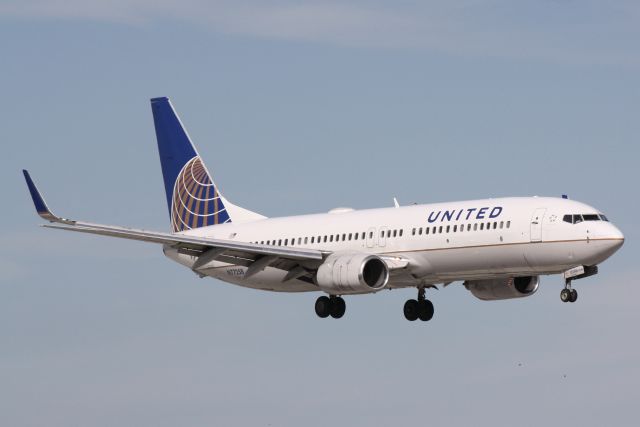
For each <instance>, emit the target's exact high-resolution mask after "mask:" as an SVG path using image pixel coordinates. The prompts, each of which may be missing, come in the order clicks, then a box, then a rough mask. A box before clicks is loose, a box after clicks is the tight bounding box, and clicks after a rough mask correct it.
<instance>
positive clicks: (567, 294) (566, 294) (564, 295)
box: [560, 288, 571, 302]
mask: <svg viewBox="0 0 640 427" xmlns="http://www.w3.org/2000/svg"><path fill="white" fill-rule="evenodd" d="M560 299H561V300H562V302H569V301H570V300H571V291H570V290H569V289H566V288H565V289H563V290H562V291H560Z"/></svg>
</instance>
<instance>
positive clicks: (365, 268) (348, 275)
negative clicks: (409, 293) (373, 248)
mask: <svg viewBox="0 0 640 427" xmlns="http://www.w3.org/2000/svg"><path fill="white" fill-rule="evenodd" d="M388 282H389V268H388V267H387V264H386V263H385V262H384V261H383V260H382V259H380V258H379V257H377V256H376V255H371V254H363V253H337V254H331V255H329V256H328V257H327V259H326V260H325V262H323V263H322V264H321V265H320V267H319V268H318V273H317V274H316V283H317V284H318V286H320V288H321V289H322V290H323V291H325V292H327V293H329V294H333V295H345V294H368V293H372V292H377V291H379V290H381V289H384V287H385V286H387V283H388Z"/></svg>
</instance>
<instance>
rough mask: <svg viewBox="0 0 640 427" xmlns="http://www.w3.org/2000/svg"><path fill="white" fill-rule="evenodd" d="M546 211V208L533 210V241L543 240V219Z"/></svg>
mask: <svg viewBox="0 0 640 427" xmlns="http://www.w3.org/2000/svg"><path fill="white" fill-rule="evenodd" d="M546 211H547V209H546V208H538V209H536V210H535V211H534V212H533V216H532V217H531V241H532V242H542V220H543V218H544V214H545V212H546Z"/></svg>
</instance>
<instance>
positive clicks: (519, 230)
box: [165, 197, 624, 292]
mask: <svg viewBox="0 0 640 427" xmlns="http://www.w3.org/2000/svg"><path fill="white" fill-rule="evenodd" d="M566 215H585V217H584V218H589V219H590V220H583V221H582V222H579V223H571V222H567V221H565V220H564V218H565V216H566ZM592 215H597V217H593V216H592ZM595 218H597V220H596V219H595ZM603 218H604V217H603V216H602V215H601V214H600V212H598V210H596V209H594V208H593V207H591V206H588V205H586V204H584V203H580V202H576V201H573V200H567V199H560V198H543V197H516V198H500V199H485V200H475V201H465V202H449V203H437V204H426V205H412V206H403V207H398V208H383V209H366V210H350V209H337V210H334V211H332V212H330V213H326V214H316V215H301V216H291V217H280V218H268V219H262V220H257V221H252V222H246V223H226V224H221V225H215V226H210V227H204V228H198V229H194V230H189V231H186V232H184V233H185V234H187V235H193V236H200V237H207V238H215V239H222V240H230V241H240V242H252V243H257V244H262V245H270V246H286V247H301V248H309V249H318V250H323V251H324V250H326V251H331V252H365V253H371V254H378V255H385V256H398V257H401V258H402V259H404V260H408V261H409V264H408V266H407V268H404V269H399V270H397V271H395V272H392V275H391V278H390V281H389V285H388V288H398V287H408V286H411V287H415V286H420V285H430V284H436V283H446V282H453V281H457V280H471V279H473V280H482V279H490V278H496V277H510V276H526V275H545V274H557V273H561V272H563V271H566V270H568V269H570V268H572V267H575V266H580V265H585V266H593V265H597V264H599V263H601V262H603V261H604V260H605V259H607V258H608V257H609V256H611V255H612V254H613V253H614V252H615V251H616V250H617V249H619V248H620V246H622V244H623V242H624V236H623V235H622V233H621V232H620V230H618V228H616V227H615V226H614V225H613V224H612V223H610V222H608V221H606V220H603ZM165 254H166V255H167V256H169V257H170V258H172V259H174V260H175V261H177V262H179V263H181V264H183V265H185V266H188V267H191V266H192V265H193V263H194V262H195V260H196V258H195V257H194V256H190V255H185V254H179V253H177V252H176V251H175V250H172V249H171V248H169V247H165ZM246 270H247V268H246V267H242V266H237V265H230V264H227V263H224V262H217V261H213V262H212V263H211V264H210V265H208V266H207V269H206V270H201V271H200V272H201V273H204V274H205V275H207V276H211V277H215V278H218V279H220V280H223V281H226V282H230V283H234V284H237V285H241V286H246V287H250V288H256V289H264V290H272V291H283V292H303V291H318V290H320V289H319V288H318V287H317V286H315V285H314V284H311V283H309V282H306V281H302V280H288V281H283V279H284V277H285V275H286V273H287V272H286V271H284V270H281V269H277V268H270V267H268V268H266V269H265V270H263V271H261V272H260V273H258V274H255V275H253V276H251V277H249V278H244V273H245V272H246Z"/></svg>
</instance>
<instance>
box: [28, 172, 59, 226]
mask: <svg viewBox="0 0 640 427" xmlns="http://www.w3.org/2000/svg"><path fill="white" fill-rule="evenodd" d="M22 173H23V174H24V179H25V180H26V181H27V187H29V193H31V198H32V199H33V204H34V205H35V207H36V211H37V212H38V215H40V216H41V217H42V218H44V219H46V220H47V221H52V222H65V221H68V220H63V219H62V218H59V217H57V216H56V215H54V214H53V212H51V210H50V209H49V207H48V206H47V204H46V202H45V201H44V198H43V197H42V195H41V194H40V192H39V191H38V187H36V184H34V182H33V180H32V179H31V176H30V175H29V172H28V171H27V170H25V169H23V170H22Z"/></svg>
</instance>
